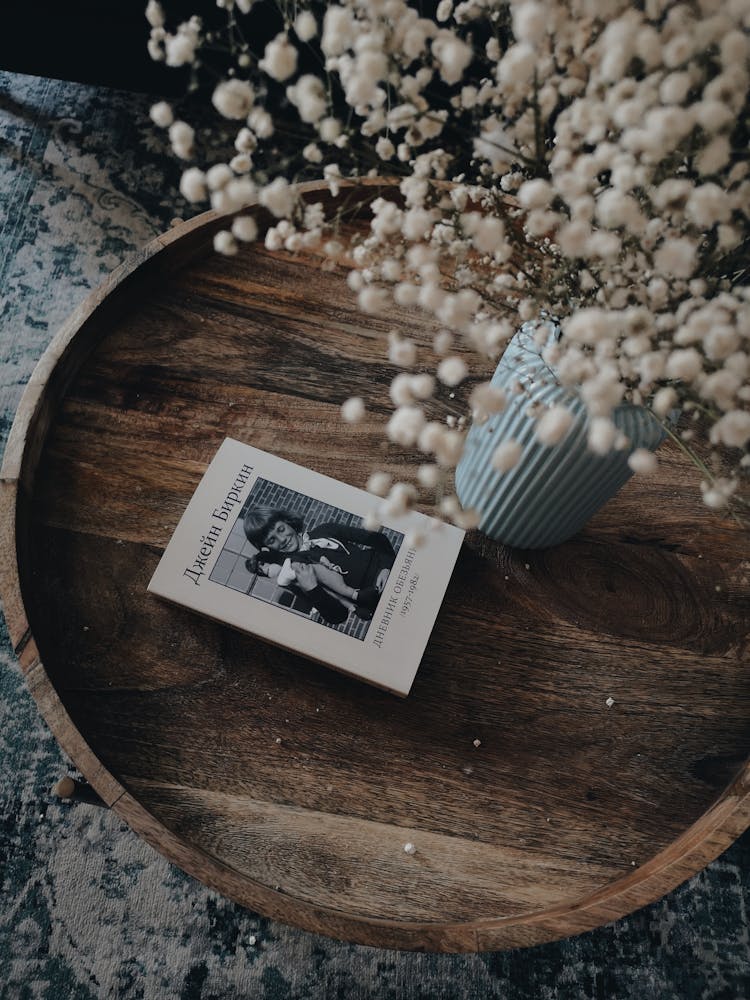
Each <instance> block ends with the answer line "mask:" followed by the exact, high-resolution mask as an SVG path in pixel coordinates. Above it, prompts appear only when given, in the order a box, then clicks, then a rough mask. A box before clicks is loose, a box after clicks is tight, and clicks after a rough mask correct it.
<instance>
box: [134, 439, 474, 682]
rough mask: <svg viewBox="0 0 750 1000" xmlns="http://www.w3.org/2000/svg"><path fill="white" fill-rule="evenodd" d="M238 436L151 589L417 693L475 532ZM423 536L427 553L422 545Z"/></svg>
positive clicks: (202, 487) (207, 480)
mask: <svg viewBox="0 0 750 1000" xmlns="http://www.w3.org/2000/svg"><path fill="white" fill-rule="evenodd" d="M376 506H377V498H376V497H374V496H372V495H371V494H369V493H367V492H365V491H364V490H359V489H356V488H355V487H353V486H348V485H346V484H345V483H341V482H338V481H337V480H335V479H331V478H329V477H328V476H323V475H321V474H319V473H317V472H313V471H312V470H311V469H305V468H303V467H301V466H299V465H295V464H294V463H293V462H288V461H286V460H285V459H282V458H279V457H278V456H276V455H271V454H269V453H267V452H264V451H260V450H259V449H257V448H253V447H252V446H250V445H247V444H242V443H241V442H239V441H234V440H232V439H230V438H227V439H226V440H225V441H224V442H223V444H222V445H221V447H220V448H219V450H218V452H217V453H216V455H215V457H214V458H213V460H212V462H211V464H210V465H209V467H208V469H207V471H206V473H205V475H204V477H203V479H202V480H201V482H200V483H199V485H198V488H197V490H196V491H195V493H194V494H193V497H192V499H191V500H190V503H189V504H188V506H187V509H186V510H185V513H184V514H183V516H182V518H181V519H180V522H179V524H178V525H177V528H176V529H175V532H174V534H173V535H172V538H171V539H170V541H169V544H168V545H167V548H166V549H165V551H164V554H163V556H162V558H161V560H160V562H159V565H158V566H157V568H156V572H155V573H154V575H153V577H152V579H151V582H150V583H149V586H148V589H149V591H151V593H153V594H155V595H157V596H158V597H161V598H164V599H166V600H168V601H172V602H174V603H176V604H181V605H184V606H185V607H187V608H190V609H192V610H193V611H197V612H199V613H200V614H204V615H207V616H208V617H210V618H213V619H215V620H217V621H221V622H226V624H227V625H231V626H233V627H234V628H237V629H240V630H241V631H244V632H249V633H252V634H254V635H257V636H260V637H261V638H263V639H266V640H268V641H269V642H272V643H275V644H277V645H279V646H283V647H285V648H287V649H291V650H293V651H295V652H297V653H300V654H302V655H303V656H307V657H309V658H310V659H312V660H316V661H318V662H320V663H325V664H327V665H328V666H331V667H333V668H335V669H337V670H340V671H343V672H344V673H347V674H350V675H352V676H354V677H358V678H360V679H361V680H363V681H367V682H368V683H370V684H374V685H376V686H378V687H382V688H385V689H386V690H388V691H392V692H393V693H394V694H398V695H401V696H405V695H407V694H408V693H409V690H410V688H411V685H412V682H413V680H414V676H415V674H416V672H417V669H418V667H419V663H420V661H421V659H422V655H423V654H424V650H425V647H426V645H427V641H428V639H429V636H430V633H431V631H432V628H433V625H434V623H435V618H436V616H437V614H438V611H439V609H440V604H441V602H442V600H443V597H444V595H445V590H446V587H447V585H448V580H449V579H450V575H451V573H452V571H453V567H454V565H455V562H456V558H457V556H458V552H459V549H460V548H461V543H462V541H463V537H464V532H463V531H461V530H460V529H459V528H455V527H453V526H452V525H447V524H443V525H439V526H438V527H437V528H435V527H432V528H431V526H430V519H429V518H428V517H426V516H425V515H423V514H420V513H418V512H416V511H411V512H409V513H407V514H405V515H403V516H398V517H391V518H388V519H387V520H386V522H385V523H384V524H382V525H381V526H380V527H379V528H378V530H377V531H371V530H368V528H367V527H365V523H366V518H367V516H368V515H369V514H372V512H373V511H374V510H375V508H376ZM417 535H420V536H421V537H422V539H423V540H422V542H421V544H419V545H416V544H411V539H416V536H417Z"/></svg>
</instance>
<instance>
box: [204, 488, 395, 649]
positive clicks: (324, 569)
mask: <svg viewBox="0 0 750 1000" xmlns="http://www.w3.org/2000/svg"><path fill="white" fill-rule="evenodd" d="M403 541H404V535H403V534H401V533H400V532H398V531H395V530H394V529H392V528H385V527H381V528H380V529H379V530H377V531H370V530H368V529H367V528H365V527H364V522H363V519H362V518H361V517H358V516H357V515H355V514H351V513H349V512H348V511H345V510H343V509H341V508H340V507H335V506H333V505H332V504H330V503H326V502H324V501H322V500H318V499H316V498H314V497H311V496H308V495H306V494H304V493H300V492H298V491H296V490H293V489H291V488H289V487H287V486H282V485H280V484H279V483H276V482H273V481H271V480H269V479H260V478H259V479H258V480H257V481H256V482H255V484H254V485H253V488H252V490H251V491H250V494H249V495H248V497H247V499H246V500H245V502H244V504H243V505H242V508H241V510H240V513H239V515H238V517H237V520H236V521H235V523H234V524H233V525H232V528H231V530H230V532H229V534H228V536H227V539H226V542H225V543H224V546H223V547H222V550H221V553H220V555H219V557H218V559H217V560H216V563H215V565H214V567H213V570H212V571H211V574H210V577H209V579H210V580H211V581H212V582H213V583H218V584H221V585H223V586H225V587H229V588H230V589H232V590H235V591H239V592H240V593H243V594H247V595H248V597H250V598H254V599H256V600H260V601H265V602H266V603H269V604H274V605H276V606H277V607H280V608H283V609H285V610H287V611H289V612H291V613H293V614H295V615H301V616H303V617H305V618H308V619H309V620H310V621H312V622H316V623H319V624H321V625H324V626H327V627H329V628H335V629H336V630H337V631H339V632H343V633H344V634H345V635H347V636H351V637H352V638H354V639H361V640H364V639H365V637H366V636H367V632H368V629H369V627H370V623H371V621H372V619H373V615H374V613H375V609H376V608H377V606H378V604H379V602H380V598H381V596H382V594H383V591H384V589H385V585H386V582H387V580H388V576H389V574H390V571H391V569H392V567H393V564H394V562H395V560H396V556H397V554H398V551H399V549H400V548H401V545H402V543H403Z"/></svg>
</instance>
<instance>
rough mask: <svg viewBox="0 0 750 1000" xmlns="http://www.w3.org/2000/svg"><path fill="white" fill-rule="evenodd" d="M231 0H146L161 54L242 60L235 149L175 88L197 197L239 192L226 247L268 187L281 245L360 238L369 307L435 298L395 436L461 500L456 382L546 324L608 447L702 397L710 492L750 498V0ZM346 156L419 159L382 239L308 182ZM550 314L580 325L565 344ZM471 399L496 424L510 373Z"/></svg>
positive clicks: (407, 349) (251, 231) (340, 167)
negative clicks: (454, 477)
mask: <svg viewBox="0 0 750 1000" xmlns="http://www.w3.org/2000/svg"><path fill="white" fill-rule="evenodd" d="M217 5H218V7H219V8H223V10H222V11H219V12H218V13H219V14H220V17H221V21H220V22H219V23H218V26H217V27H209V26H204V24H203V23H202V22H201V20H200V19H199V18H197V17H192V18H190V19H189V20H188V21H184V22H182V23H180V24H177V25H171V26H170V24H169V23H168V21H167V17H166V14H165V10H164V8H163V7H162V5H160V3H158V2H157V0H150V2H149V3H148V6H147V8H146V16H147V18H148V21H149V23H150V25H151V38H150V41H149V49H150V51H151V54H152V56H153V58H154V59H159V60H165V61H166V63H167V64H168V65H170V66H176V67H177V66H189V67H190V68H191V71H192V79H193V86H194V87H197V86H198V83H199V80H200V79H201V74H203V73H205V72H214V73H215V74H217V76H216V80H215V83H214V84H212V89H211V101H212V103H213V107H214V108H215V110H216V112H217V122H220V123H221V124H222V125H223V126H224V127H227V126H229V127H230V128H231V132H232V139H233V146H234V148H233V150H232V152H231V154H230V155H229V156H224V157H219V158H217V159H216V161H215V162H207V160H206V157H207V156H209V155H210V154H208V153H203V152H202V151H201V150H200V149H199V143H198V142H197V141H196V133H195V132H194V130H193V128H192V127H191V126H190V125H189V124H188V122H187V121H184V120H182V119H180V118H177V117H176V116H175V110H174V109H173V108H172V107H171V106H170V105H168V104H166V103H165V102H160V103H158V104H156V105H155V106H154V107H153V109H152V117H153V120H154V122H155V123H156V124H157V125H158V126H161V127H163V128H165V129H168V130H169V137H170V140H171V144H172V148H173V150H174V152H175V154H176V155H177V156H178V157H180V158H181V159H183V160H185V161H187V163H186V168H185V170H184V173H183V175H182V184H181V190H182V193H183V194H184V196H185V197H186V198H187V199H188V200H189V201H190V202H194V203H198V202H201V201H204V200H208V201H209V202H210V204H211V206H212V207H213V208H214V209H216V210H218V211H219V212H222V213H223V212H227V213H239V214H237V215H236V216H235V218H234V220H233V221H232V222H231V228H227V229H226V230H225V231H222V232H220V233H219V234H218V235H217V237H216V249H217V250H219V251H221V252H223V253H228V254H231V253H235V252H236V251H237V249H238V244H239V243H241V242H244V241H252V240H254V239H256V238H258V228H257V225H256V220H255V218H254V216H253V213H252V212H251V211H249V212H244V213H243V211H242V210H243V208H245V207H246V206H247V205H248V204H250V203H251V202H252V203H257V204H260V205H261V206H263V207H264V208H266V209H267V210H269V211H270V213H272V215H273V216H274V217H275V220H276V222H275V224H274V225H272V226H271V227H270V228H269V229H268V231H267V232H266V233H265V241H266V245H267V246H268V247H269V248H272V249H280V248H282V247H284V248H286V249H287V250H290V251H297V250H300V249H303V248H305V247H309V246H312V245H316V246H318V245H322V246H323V247H324V248H325V251H326V253H327V254H328V255H329V256H330V257H331V259H334V260H340V259H341V258H342V256H343V254H344V252H345V250H346V251H347V252H349V253H351V255H352V258H353V261H354V264H355V267H354V268H353V269H352V270H351V273H350V276H349V284H350V286H351V288H352V290H353V292H354V293H356V295H357V298H358V302H359V306H360V307H361V309H362V310H363V311H364V312H366V313H378V312H379V311H381V310H382V309H383V308H384V306H385V305H386V303H388V302H389V301H390V300H395V302H396V303H398V304H399V305H401V306H407V307H412V306H414V307H418V308H420V309H422V310H425V311H426V312H427V313H429V314H430V315H431V316H433V317H434V318H435V322H436V328H439V332H438V333H437V334H436V337H435V342H434V345H433V351H431V352H430V356H431V357H432V359H433V362H434V361H435V359H436V358H437V363H433V364H432V366H431V368H430V370H425V369H426V367H427V365H426V364H425V362H426V360H427V359H426V358H425V356H424V354H425V352H421V353H420V352H418V350H417V345H416V344H415V343H413V342H412V341H411V340H410V339H408V337H405V336H400V335H392V336H391V338H390V342H389V345H388V353H389V357H390V360H391V362H392V363H393V364H394V365H395V366H397V367H398V368H399V372H398V374H396V376H395V378H394V380H393V384H392V388H391V397H392V402H393V406H394V412H393V415H392V417H391V419H390V421H389V422H388V425H387V434H388V436H389V438H391V439H392V440H393V441H395V442H397V443H398V444H400V445H402V446H407V447H411V446H414V447H415V449H416V450H417V452H419V453H420V454H421V456H422V457H421V458H420V460H419V462H418V463H415V473H416V478H417V480H418V482H419V484H420V486H421V487H422V488H423V489H426V490H437V491H438V493H439V495H440V496H442V501H441V510H442V513H443V515H444V516H447V517H452V518H453V519H454V520H456V521H457V522H458V523H459V524H461V525H462V526H471V525H472V524H475V523H477V512H475V511H462V510H461V509H460V507H459V506H458V504H457V502H456V500H455V497H453V496H451V495H450V492H449V491H450V487H449V486H446V484H448V483H449V481H450V480H449V477H450V470H451V469H452V468H453V467H454V466H455V465H456V463H457V462H458V460H459V458H460V456H461V451H462V446H463V440H464V435H465V421H464V420H460V419H459V420H456V419H455V417H450V418H448V421H447V422H446V421H445V420H435V419H430V416H431V413H430V411H429V401H430V399H431V398H432V396H433V394H434V392H435V388H436V380H437V382H439V383H442V384H444V385H445V386H448V387H450V388H451V390H455V391H456V392H458V391H459V390H460V387H462V386H465V385H468V383H466V379H467V376H468V375H469V368H468V367H467V364H466V362H465V360H464V357H465V349H466V348H471V350H472V351H473V352H476V357H477V361H478V362H479V363H481V365H482V367H483V370H484V372H485V378H488V377H489V375H490V374H491V371H492V368H493V364H492V362H493V361H494V360H496V359H497V358H498V357H499V355H500V354H501V353H502V351H503V349H504V348H505V346H506V345H507V343H508V342H509V340H510V339H511V337H512V336H513V335H514V333H515V332H516V330H517V329H518V327H519V325H520V324H521V323H522V322H534V321H536V322H539V328H540V349H541V350H543V352H544V358H545V361H547V362H548V363H549V365H550V366H553V367H554V371H555V373H556V376H557V378H558V379H559V380H560V381H561V382H562V383H563V384H564V385H566V386H570V387H573V388H575V390H576V391H577V392H578V393H579V394H580V396H581V397H582V398H583V400H584V401H585V403H586V407H587V410H588V414H589V434H588V445H589V448H590V449H591V450H592V451H593V452H595V453H605V452H607V451H608V450H609V449H612V448H623V447H627V444H628V443H627V442H625V441H623V440H622V435H621V434H618V432H617V429H616V428H615V426H614V424H613V422H612V420H611V415H612V412H613V409H614V408H615V407H616V406H617V405H618V404H620V403H622V402H626V401H627V402H634V403H638V404H642V405H644V406H646V407H648V408H649V409H650V410H651V411H652V412H653V413H654V414H655V415H656V416H657V418H659V419H660V420H664V419H665V418H666V417H667V416H668V414H669V413H670V412H671V411H673V410H675V409H679V410H680V411H681V412H682V414H683V419H682V424H683V425H684V426H683V427H682V429H681V430H680V431H679V433H678V434H675V432H674V431H670V433H672V434H673V435H675V439H676V440H677V441H678V443H680V444H681V445H682V446H683V447H686V448H688V449H692V441H691V439H692V438H694V437H695V436H696V435H697V434H701V435H703V436H704V437H705V439H706V444H707V445H708V447H709V454H708V457H707V458H705V459H704V460H700V461H699V460H698V459H696V461H699V465H700V468H701V470H702V476H701V488H702V490H703V497H704V500H705V502H706V504H707V505H708V506H710V507H714V508H721V507H724V506H726V505H727V504H728V503H730V502H734V501H738V502H741V500H742V498H741V487H742V484H743V481H744V482H746V480H747V476H748V472H749V471H750V453H749V449H748V445H749V444H750V281H749V279H748V257H747V254H748V245H749V241H748V233H749V228H750V226H749V219H750V177H749V176H748V139H749V137H750V101H749V100H748V92H749V88H748V82H749V80H750V0H690V2H673V0H645V2H643V3H640V4H637V5H635V6H634V5H633V4H631V3H628V2H625V0H549V2H543V0H465V2H460V3H454V2H453V0H440V2H439V3H437V4H436V5H435V6H434V7H432V8H431V9H430V12H429V13H427V14H426V13H424V12H423V11H424V8H423V6H422V5H416V4H415V5H413V6H412V5H410V4H409V3H407V2H405V0H343V2H340V3H337V4H330V5H329V4H326V3H321V2H316V0H302V2H300V3H291V2H286V0H279V3H278V6H271V5H270V4H268V3H265V2H258V3H253V0H217ZM217 128H218V124H217ZM272 163H275V165H276V167H275V169H273V168H272V167H271V166H270V164H272ZM321 174H322V176H323V177H324V178H325V179H326V180H327V181H328V183H329V185H330V188H331V190H332V191H333V192H336V191H337V190H338V188H339V187H340V185H341V184H342V180H343V179H344V178H350V177H362V176H367V175H369V176H377V175H381V176H389V177H393V176H396V177H398V178H400V181H399V187H400V197H398V198H396V197H380V198H377V199H375V200H374V201H372V204H371V221H370V228H369V232H368V234H367V237H366V238H365V239H363V240H361V241H360V242H359V243H358V245H356V246H355V247H353V248H345V247H344V246H342V243H341V241H340V239H339V234H338V231H337V221H339V220H338V219H337V218H327V217H326V214H325V211H324V209H323V205H322V204H321V205H317V204H312V205H311V204H309V203H308V204H306V203H304V202H303V201H302V200H301V199H300V198H299V196H298V194H297V192H296V189H295V182H296V181H298V180H303V179H308V178H309V177H311V176H314V175H317V176H320V175H321ZM550 317H554V318H555V319H556V320H558V321H559V323H560V325H561V328H562V333H563V336H562V338H561V340H560V341H559V342H557V343H551V342H550V343H546V346H543V347H542V346H541V345H542V343H543V341H544V342H546V341H547V339H548V338H547V330H546V329H545V327H544V320H545V319H548V318H550ZM475 367H476V366H475V365H472V371H473V370H474V368H475ZM519 389H520V390H521V391H522V387H520V386H519ZM467 395H468V396H469V398H468V400H467V403H468V413H470V414H471V417H472V418H473V419H474V420H475V421H482V420H486V419H488V417H489V416H490V415H491V414H493V413H495V412H497V411H499V410H501V409H502V408H503V406H505V404H506V398H505V395H504V393H503V392H502V391H500V390H499V389H496V388H493V387H492V386H491V385H489V382H487V381H482V382H479V384H476V380H474V384H473V388H472V390H471V392H470V394H469V393H468V392H467ZM364 412H365V403H364V402H363V401H362V400H360V399H350V400H349V401H348V402H347V403H346V404H345V405H344V407H343V416H344V419H345V420H348V421H351V422H355V421H357V420H359V419H361V418H362V416H363V414H364ZM537 416H538V421H537V436H538V437H539V439H540V440H541V441H542V442H543V443H544V444H547V445H555V444H556V443H558V442H560V441H561V440H562V439H563V438H564V437H565V435H566V434H567V433H568V431H569V429H570V425H571V416H570V414H569V413H568V412H567V411H566V409H565V408H564V407H563V406H555V407H554V408H551V409H548V410H546V411H545V412H543V413H539V414H537ZM697 428H700V430H697ZM494 461H495V464H496V466H497V468H498V469H500V470H506V471H507V470H509V469H510V468H512V467H513V465H514V464H515V463H516V462H518V461H523V457H522V454H521V451H520V449H518V448H517V447H514V442H512V441H503V442H502V443H500V444H499V447H498V449H497V452H496V456H495V459H494ZM630 463H631V466H632V468H633V469H634V470H635V471H637V472H639V473H643V474H647V473H649V472H651V471H653V469H654V468H655V464H656V458H655V456H653V455H652V454H651V453H650V452H647V451H643V450H636V451H634V452H633V454H632V455H631V457H630ZM369 487H370V489H371V490H373V491H374V492H376V493H378V494H379V495H382V496H383V497H384V504H385V505H386V509H388V510H391V511H397V510H400V509H402V508H403V507H404V506H408V505H409V504H410V503H412V502H413V500H414V499H415V497H416V495H417V492H416V490H415V488H414V487H413V486H412V485H410V484H406V483H396V484H393V483H391V481H390V479H389V477H388V476H386V475H385V474H375V475H374V476H373V477H372V479H371V481H370V483H369ZM446 488H447V489H448V495H446Z"/></svg>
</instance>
